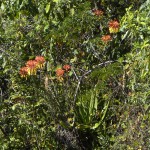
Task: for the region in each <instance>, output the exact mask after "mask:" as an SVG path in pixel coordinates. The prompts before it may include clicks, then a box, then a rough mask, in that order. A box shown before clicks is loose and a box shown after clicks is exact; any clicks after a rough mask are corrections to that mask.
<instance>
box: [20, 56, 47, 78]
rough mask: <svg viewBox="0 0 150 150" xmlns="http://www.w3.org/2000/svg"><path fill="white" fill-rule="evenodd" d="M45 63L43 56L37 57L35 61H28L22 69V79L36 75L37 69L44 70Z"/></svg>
mask: <svg viewBox="0 0 150 150" xmlns="http://www.w3.org/2000/svg"><path fill="white" fill-rule="evenodd" d="M44 63H45V58H44V57H43V56H36V57H35V59H34V60H28V61H27V62H26V66H24V67H22V68H20V71H19V74H20V76H21V77H25V78H27V76H28V75H29V76H30V75H36V72H37V69H42V67H43V66H44Z"/></svg>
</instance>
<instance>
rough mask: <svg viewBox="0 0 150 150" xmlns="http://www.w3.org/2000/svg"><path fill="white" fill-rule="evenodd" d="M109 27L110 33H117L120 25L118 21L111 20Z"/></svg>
mask: <svg viewBox="0 0 150 150" xmlns="http://www.w3.org/2000/svg"><path fill="white" fill-rule="evenodd" d="M108 26H109V32H110V33H117V32H118V31H119V27H120V24H119V22H118V21H117V20H111V21H110V22H109V23H108Z"/></svg>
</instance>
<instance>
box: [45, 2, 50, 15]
mask: <svg viewBox="0 0 150 150" xmlns="http://www.w3.org/2000/svg"><path fill="white" fill-rule="evenodd" d="M49 10H50V3H49V4H47V5H46V8H45V11H46V13H48V12H49Z"/></svg>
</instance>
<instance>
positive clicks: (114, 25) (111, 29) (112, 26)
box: [101, 20, 120, 43]
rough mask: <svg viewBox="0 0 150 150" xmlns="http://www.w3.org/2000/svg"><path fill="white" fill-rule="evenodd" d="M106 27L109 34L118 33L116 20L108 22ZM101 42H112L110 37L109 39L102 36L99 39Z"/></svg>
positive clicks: (108, 36)
mask: <svg viewBox="0 0 150 150" xmlns="http://www.w3.org/2000/svg"><path fill="white" fill-rule="evenodd" d="M108 26H109V32H110V33H117V32H118V31H119V27H120V24H119V22H118V21H116V20H111V21H109V23H108ZM101 40H102V41H103V42H104V43H107V42H109V41H111V40H112V37H111V35H103V36H102V37H101Z"/></svg>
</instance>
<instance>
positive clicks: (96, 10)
mask: <svg viewBox="0 0 150 150" xmlns="http://www.w3.org/2000/svg"><path fill="white" fill-rule="evenodd" d="M93 13H94V15H96V16H102V15H103V14H104V12H103V11H102V10H98V9H94V10H93Z"/></svg>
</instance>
